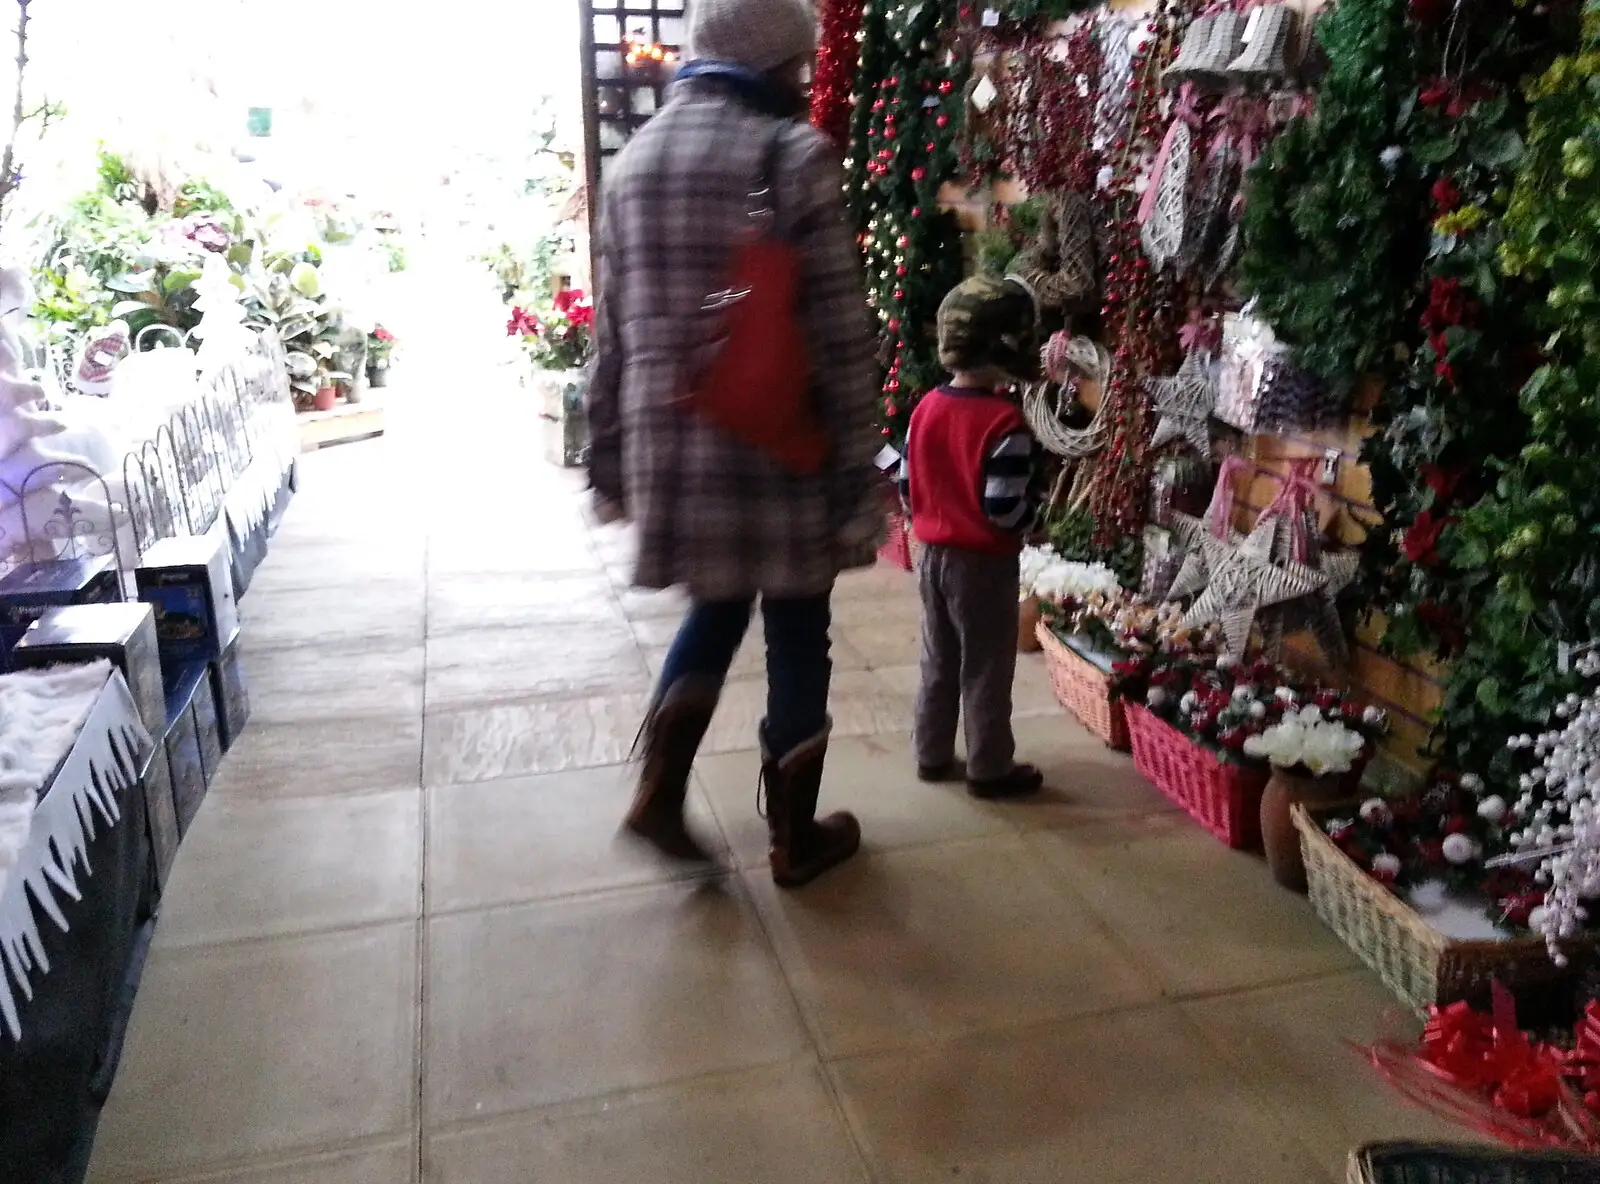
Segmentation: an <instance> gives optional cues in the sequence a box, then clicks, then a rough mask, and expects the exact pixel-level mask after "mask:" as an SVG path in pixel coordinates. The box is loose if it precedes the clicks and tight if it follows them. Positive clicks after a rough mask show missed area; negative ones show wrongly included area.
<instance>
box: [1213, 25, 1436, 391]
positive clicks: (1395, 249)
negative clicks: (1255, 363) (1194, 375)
mask: <svg viewBox="0 0 1600 1184" xmlns="http://www.w3.org/2000/svg"><path fill="white" fill-rule="evenodd" d="M1316 36H1317V39H1318V41H1319V42H1320V43H1321V45H1322V46H1323V48H1324V49H1325V50H1326V52H1327V55H1328V59H1329V68H1328V73H1327V77H1326V78H1325V79H1324V81H1323V84H1322V88H1321V90H1320V91H1319V92H1318V94H1317V99H1316V106H1315V108H1314V110H1313V111H1312V112H1311V113H1310V114H1308V115H1302V116H1299V117H1297V118H1295V119H1293V120H1291V121H1290V123H1289V125H1288V126H1287V127H1286V128H1285V129H1284V130H1283V132H1282V133H1281V134H1280V135H1279V136H1277V138H1275V139H1274V140H1273V142H1272V143H1271V144H1270V145H1269V146H1268V148H1267V150H1266V152H1265V153H1263V154H1262V156H1261V158H1260V159H1259V160H1258V161H1257V162H1256V163H1255V164H1254V165H1253V166H1252V167H1251V168H1250V170H1249V172H1248V175H1247V177H1246V182H1245V189H1246V194H1245V206H1244V223H1243V231H1244V242H1243V253H1242V254H1241V256H1240V259H1239V283H1240V287H1241V289H1242V290H1243V291H1244V292H1245V293H1246V294H1247V295H1252V296H1254V297H1255V298H1256V300H1257V313H1258V315H1259V316H1261V317H1262V318H1263V319H1264V320H1266V321H1267V322H1268V323H1269V324H1270V325H1271V326H1272V328H1273V330H1274V331H1275V332H1276V333H1277V335H1278V336H1279V337H1280V338H1281V339H1282V340H1284V341H1285V342H1287V343H1288V344H1289V345H1290V346H1291V348H1292V349H1293V351H1294V359H1295V362H1296V364H1297V365H1298V366H1299V367H1300V368H1301V369H1303V370H1305V371H1306V372H1307V373H1309V374H1311V375H1312V376H1314V377H1315V378H1317V379H1319V380H1320V381H1322V382H1323V383H1325V384H1326V385H1327V386H1328V387H1329V388H1330V389H1331V390H1333V391H1335V392H1337V393H1338V394H1339V396H1340V397H1341V401H1345V402H1347V401H1348V396H1349V395H1350V394H1351V393H1352V392H1353V391H1354V388H1355V386H1356V384H1357V382H1358V381H1359V380H1360V379H1361V378H1362V377H1363V376H1365V375H1368V374H1376V375H1379V376H1383V377H1390V376H1392V374H1393V373H1394V371H1395V369H1396V368H1397V358H1396V351H1395V346H1396V344H1397V343H1399V342H1400V341H1401V340H1402V339H1403V338H1404V337H1405V336H1406V333H1405V327H1406V326H1407V324H1408V323H1410V318H1411V316H1412V313H1413V309H1414V308H1415V307H1416V305H1417V302H1418V297H1419V293H1420V289H1421V281H1420V276H1421V265H1422V259H1423V256H1424V253H1425V251H1426V248H1427V238H1426V237H1425V236H1424V235H1421V234H1418V233H1417V223H1418V211H1420V210H1421V208H1422V204H1423V199H1424V188H1423V185H1422V181H1421V176H1420V172H1419V167H1418V162H1417V160H1416V157H1415V156H1414V155H1413V154H1411V153H1408V152H1407V151H1406V150H1405V148H1404V147H1403V141H1404V138H1405V132H1406V125H1407V123H1408V121H1409V118H1410V113H1411V107H1410V104H1409V103H1408V102H1407V101H1406V99H1407V88H1408V87H1409V86H1410V85H1411V80H1413V79H1415V78H1416V77H1417V75H1418V71H1419V64H1418V62H1417V54H1416V47H1415V42H1414V39H1413V37H1412V35H1411V32H1410V29H1409V28H1408V27H1407V4H1406V0H1342V2H1341V3H1340V4H1339V5H1338V6H1337V7H1335V8H1334V9H1333V11H1332V12H1331V13H1330V14H1329V15H1328V16H1327V17H1326V18H1325V19H1324V20H1322V21H1320V22H1319V23H1318V25H1317V30H1316ZM1375 78H1382V79H1383V85H1374V83H1373V80H1374V79H1375Z"/></svg>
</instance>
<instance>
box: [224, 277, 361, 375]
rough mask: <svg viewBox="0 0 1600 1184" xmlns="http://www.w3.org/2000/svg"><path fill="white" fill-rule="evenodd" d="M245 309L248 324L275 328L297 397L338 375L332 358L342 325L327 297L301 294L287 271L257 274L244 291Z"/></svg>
mask: <svg viewBox="0 0 1600 1184" xmlns="http://www.w3.org/2000/svg"><path fill="white" fill-rule="evenodd" d="M245 308H246V310H247V312H248V313H249V319H250V323H252V324H254V325H257V326H259V327H262V328H272V329H276V330H277V331H278V336H279V337H280V338H281V339H282V341H283V347H284V349H285V350H286V351H287V352H288V361H289V382H290V385H291V386H293V387H294V390H295V393H296V395H297V396H300V397H301V398H302V399H308V398H310V397H311V396H313V395H315V394H316V393H317V390H318V389H319V388H320V387H321V386H323V385H324V384H325V383H326V382H329V381H333V380H334V379H336V378H338V377H339V374H337V373H335V371H334V359H335V356H336V354H337V353H338V350H339V339H340V333H341V330H342V328H343V326H342V325H341V324H340V321H339V317H338V313H337V310H335V309H333V308H332V307H330V306H329V304H328V302H327V298H326V297H324V296H314V297H313V296H305V295H302V294H301V292H300V291H299V290H298V289H297V288H296V287H295V286H294V284H293V283H292V282H291V280H290V278H289V274H288V273H287V272H285V271H279V272H270V273H268V274H266V275H264V276H259V277H257V280H256V283H255V285H254V286H253V287H252V288H251V290H250V291H249V292H248V293H247V294H246V297H245ZM344 377H346V378H348V375H347V374H346V375H344Z"/></svg>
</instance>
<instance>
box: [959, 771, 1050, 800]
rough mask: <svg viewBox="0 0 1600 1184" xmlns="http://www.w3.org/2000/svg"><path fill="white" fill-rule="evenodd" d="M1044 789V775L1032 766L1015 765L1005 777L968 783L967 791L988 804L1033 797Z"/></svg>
mask: <svg viewBox="0 0 1600 1184" xmlns="http://www.w3.org/2000/svg"><path fill="white" fill-rule="evenodd" d="M1043 788H1044V774H1043V773H1041V772H1039V770H1038V769H1035V768H1034V767H1033V766H1032V765H1013V766H1012V768H1011V772H1009V773H1007V774H1006V775H1005V776H1003V777H994V778H990V779H989V780H986V781H968V782H967V791H968V792H969V793H971V794H972V796H973V797H975V798H982V799H983V800H984V801H986V802H992V801H1002V800H1005V799H1008V798H1026V797H1032V796H1033V795H1034V794H1036V793H1038V792H1039V791H1040V790H1041V789H1043Z"/></svg>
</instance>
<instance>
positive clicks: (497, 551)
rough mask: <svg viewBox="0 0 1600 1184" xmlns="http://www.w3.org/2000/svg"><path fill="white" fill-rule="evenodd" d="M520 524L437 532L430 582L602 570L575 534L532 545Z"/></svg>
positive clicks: (432, 545)
mask: <svg viewBox="0 0 1600 1184" xmlns="http://www.w3.org/2000/svg"><path fill="white" fill-rule="evenodd" d="M515 526H516V524H515V523H510V522H508V523H503V524H500V525H499V526H498V527H497V528H496V529H493V530H489V529H483V530H475V531H471V532H461V533H458V532H457V531H454V530H445V531H443V532H436V533H435V534H434V535H433V536H432V539H431V541H430V544H429V547H428V578H429V579H430V580H436V579H441V578H451V579H455V578H460V577H462V576H471V575H489V574H495V573H501V574H527V573H530V572H535V573H539V574H543V575H594V574H599V573H600V572H601V571H602V567H603V565H602V564H601V562H600V559H599V557H598V556H597V555H596V554H595V553H594V549H593V548H592V547H591V546H590V545H589V542H588V539H587V537H586V536H584V535H583V534H581V533H579V532H578V531H576V530H571V529H564V530H561V531H559V532H558V533H556V534H555V535H553V536H550V537H546V538H537V539H535V540H533V541H529V539H528V536H527V535H526V534H525V533H524V532H522V531H520V530H517V529H514V527H515Z"/></svg>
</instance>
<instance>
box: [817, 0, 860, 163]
mask: <svg viewBox="0 0 1600 1184" xmlns="http://www.w3.org/2000/svg"><path fill="white" fill-rule="evenodd" d="M861 5H862V0H823V6H822V20H821V28H820V31H819V35H818V38H817V64H816V69H815V71H814V72H813V74H812V77H811V122H812V124H813V125H814V126H815V127H816V128H817V129H818V130H819V131H821V132H822V133H824V134H825V135H827V136H828V138H830V139H831V140H832V141H833V142H834V143H835V144H837V145H838V146H839V150H840V151H841V152H843V151H845V149H846V148H847V147H848V146H849V142H850V92H851V91H852V90H853V89H854V87H855V78H856V61H857V59H858V58H859V57H860V51H859V49H858V48H857V42H856V35H857V34H858V33H860V31H861Z"/></svg>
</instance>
